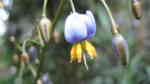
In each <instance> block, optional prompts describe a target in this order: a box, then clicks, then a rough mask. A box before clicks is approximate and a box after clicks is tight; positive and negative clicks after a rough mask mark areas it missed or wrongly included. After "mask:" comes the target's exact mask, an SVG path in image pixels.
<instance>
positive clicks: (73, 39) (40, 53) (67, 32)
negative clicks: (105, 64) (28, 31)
mask: <svg viewBox="0 0 150 84" xmlns="http://www.w3.org/2000/svg"><path fill="white" fill-rule="evenodd" d="M4 1H6V0H4ZM4 1H0V27H1V28H0V29H1V30H2V28H3V27H4V29H6V28H5V27H6V25H5V24H6V22H7V20H8V17H9V13H8V12H7V11H6V9H9V8H11V7H10V6H9V5H8V4H9V3H7V2H4ZM78 1H80V0H78ZM85 1H86V0H85ZM67 2H68V3H69V4H70V6H69V8H70V9H72V11H71V12H70V10H69V14H68V15H67V16H65V15H63V14H64V13H62V12H61V11H63V9H64V7H68V5H66V3H67ZM99 2H100V3H101V4H102V5H103V7H104V9H105V10H106V13H107V15H108V17H109V20H110V23H111V29H110V30H111V31H110V32H108V33H111V35H112V37H111V41H112V43H111V44H112V51H113V54H114V55H115V56H117V58H119V63H120V65H121V66H123V67H126V66H128V65H129V63H130V62H129V60H130V57H129V56H130V53H129V47H128V41H127V40H126V39H125V38H124V36H123V35H122V33H121V31H120V30H119V28H120V26H119V25H118V24H117V23H116V22H115V20H114V18H113V15H112V12H111V10H110V8H109V6H108V5H107V3H106V0H99ZM50 3H51V2H50ZM10 5H11V3H10ZM64 5H66V6H64ZM47 6H48V0H43V8H42V13H40V20H39V21H38V23H37V24H36V28H35V30H36V31H35V32H34V33H35V34H36V36H35V37H37V38H34V37H32V36H31V38H28V39H25V40H23V41H22V42H19V41H17V40H16V39H15V37H14V38H13V40H12V42H13V45H14V47H15V48H14V49H15V50H14V51H15V53H14V54H15V56H14V60H15V65H16V67H17V72H18V73H16V80H15V81H14V82H15V84H24V80H27V77H28V76H27V75H28V74H29V75H30V76H29V77H30V78H32V80H31V84H53V82H52V81H51V79H50V78H51V72H50V71H49V70H50V69H49V66H48V65H47V66H46V65H45V64H46V63H49V62H47V60H48V61H49V59H47V58H54V57H56V56H51V54H52V55H55V54H54V51H52V52H51V50H53V49H54V50H55V48H56V46H57V47H58V46H59V48H58V51H57V55H58V57H59V55H60V53H63V54H64V53H65V54H64V55H67V54H69V57H70V62H69V61H66V60H65V64H64V63H63V62H62V61H61V60H59V61H58V64H57V63H56V64H52V65H51V66H53V67H56V68H58V67H59V66H57V65H59V64H61V65H63V66H66V65H68V64H69V63H76V64H77V65H78V64H83V65H84V66H85V67H84V68H86V70H87V71H85V72H88V71H89V70H91V69H89V66H88V64H89V61H87V60H88V59H90V60H95V59H96V58H98V57H97V55H98V54H97V51H98V49H99V48H96V47H95V46H94V45H93V44H92V43H91V40H93V37H94V36H95V35H96V33H97V31H98V30H97V28H98V27H97V25H98V22H96V19H95V16H94V15H95V14H94V12H92V9H90V8H87V9H86V10H84V13H83V12H82V13H81V12H78V11H77V10H76V9H75V5H74V2H73V0H68V1H67V0H60V4H59V6H58V8H57V10H56V12H55V14H54V15H53V17H52V16H51V19H49V15H48V14H47ZM130 6H131V5H130ZM131 7H132V13H133V15H134V16H135V18H136V19H137V20H140V19H141V16H142V14H141V4H140V2H139V0H133V1H132V6H131ZM79 8H80V7H79ZM63 12H64V11H63ZM60 14H62V16H64V18H63V21H64V26H63V27H62V29H63V32H62V33H63V34H64V35H62V37H64V38H63V40H64V41H63V42H61V41H60V38H61V34H60V32H59V33H58V32H57V31H55V30H54V28H55V25H56V23H57V21H58V19H59V18H58V17H60V16H61V15H60ZM100 19H101V18H100ZM105 19H106V18H105ZM96 23H97V24H96ZM60 24H61V25H62V23H61V22H60ZM57 26H58V25H57ZM4 32H5V30H4ZM0 33H1V32H0ZM98 39H99V37H98ZM100 40H101V39H100ZM59 43H60V44H59ZM66 44H71V48H70V46H68V45H67V47H66ZM62 45H63V49H64V48H68V49H69V52H68V51H67V49H66V51H67V52H64V51H63V52H60V51H59V49H60V46H61V47H62ZM64 45H65V46H64ZM104 47H105V46H104ZM56 49H57V48H56ZM64 50H65V49H64ZM66 53H67V54H66ZM49 55H50V56H49ZM48 56H49V57H48ZM65 58H66V57H65ZM66 59H67V58H66ZM45 60H46V61H45ZM52 61H54V60H52ZM97 62H98V61H97ZM67 63H68V64H67ZM95 63H96V62H95ZM76 64H75V65H76ZM45 67H46V68H45ZM94 67H95V65H94ZM96 67H97V65H96ZM63 68H64V69H66V67H63ZM90 68H91V67H90ZM58 69H59V68H58ZM67 69H74V68H73V67H69V68H68V67H67ZM68 71H69V70H68ZM52 72H56V73H57V71H55V70H52ZM67 74H68V73H67ZM73 74H75V75H76V73H73ZM79 76H81V77H82V75H81V74H80V73H79Z"/></svg>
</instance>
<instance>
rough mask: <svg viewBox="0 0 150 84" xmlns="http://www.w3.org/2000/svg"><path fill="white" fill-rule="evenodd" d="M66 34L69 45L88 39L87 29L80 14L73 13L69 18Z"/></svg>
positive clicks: (66, 23)
mask: <svg viewBox="0 0 150 84" xmlns="http://www.w3.org/2000/svg"><path fill="white" fill-rule="evenodd" d="M64 33H65V39H66V40H67V41H68V42H69V43H75V42H79V41H81V40H84V39H86V37H87V28H86V25H85V24H84V23H83V21H82V20H81V18H80V15H79V14H78V13H72V14H70V15H69V16H68V17H67V19H66V22H65V32H64Z"/></svg>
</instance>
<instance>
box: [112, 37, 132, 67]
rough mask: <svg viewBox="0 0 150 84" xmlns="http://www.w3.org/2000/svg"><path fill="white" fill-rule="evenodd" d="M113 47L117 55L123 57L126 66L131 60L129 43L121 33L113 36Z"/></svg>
mask: <svg viewBox="0 0 150 84" xmlns="http://www.w3.org/2000/svg"><path fill="white" fill-rule="evenodd" d="M112 47H113V49H114V53H115V55H116V56H119V58H120V59H121V64H122V65H124V66H126V65H127V64H128V61H129V49H128V43H127V41H126V40H125V39H124V37H123V36H122V35H121V34H115V35H113V37H112Z"/></svg>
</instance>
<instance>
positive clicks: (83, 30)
mask: <svg viewBox="0 0 150 84" xmlns="http://www.w3.org/2000/svg"><path fill="white" fill-rule="evenodd" d="M70 4H71V6H72V10H73V12H71V14H70V15H68V17H67V18H66V21H65V29H64V35H65V39H66V41H67V42H69V43H72V44H73V46H72V49H71V51H70V55H71V56H70V62H74V61H75V62H78V63H81V62H82V61H83V62H84V64H85V66H86V69H88V66H87V64H86V54H85V53H88V55H89V56H90V57H91V59H94V58H96V49H95V48H94V46H93V45H92V44H91V43H90V42H89V41H88V40H90V39H91V38H92V37H93V36H94V35H95V33H96V23H95V19H94V16H93V14H92V12H91V11H90V10H87V11H86V14H80V13H78V12H77V11H75V8H74V4H73V1H72V0H70Z"/></svg>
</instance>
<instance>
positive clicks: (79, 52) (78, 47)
mask: <svg viewBox="0 0 150 84" xmlns="http://www.w3.org/2000/svg"><path fill="white" fill-rule="evenodd" d="M76 49H77V50H76V54H77V61H78V63H80V62H81V61H82V55H83V50H82V46H81V44H80V43H77V48H76Z"/></svg>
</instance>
